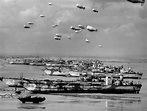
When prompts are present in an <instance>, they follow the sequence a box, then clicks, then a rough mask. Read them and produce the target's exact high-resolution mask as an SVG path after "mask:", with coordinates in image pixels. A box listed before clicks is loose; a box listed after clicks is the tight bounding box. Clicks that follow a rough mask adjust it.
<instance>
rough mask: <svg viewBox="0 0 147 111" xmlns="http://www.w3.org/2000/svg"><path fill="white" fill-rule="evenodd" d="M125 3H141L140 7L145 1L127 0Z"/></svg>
mask: <svg viewBox="0 0 147 111" xmlns="http://www.w3.org/2000/svg"><path fill="white" fill-rule="evenodd" d="M127 1H129V2H132V3H141V6H143V4H144V3H145V0H127Z"/></svg>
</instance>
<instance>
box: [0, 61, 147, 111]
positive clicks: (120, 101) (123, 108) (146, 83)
mask: <svg viewBox="0 0 147 111" xmlns="http://www.w3.org/2000/svg"><path fill="white" fill-rule="evenodd" d="M105 64H109V65H114V66H117V65H124V67H125V68H127V67H132V68H133V69H134V70H135V71H141V72H143V77H142V79H141V80H140V81H141V83H142V88H141V91H140V93H139V94H99V93H95V94H56V95H53V94H49V95H41V96H44V97H46V100H45V101H44V102H43V103H40V104H32V103H26V104H22V103H21V102H20V101H19V100H18V99H17V98H16V97H15V96H12V97H5V98H2V97H1V96H0V111H28V110H31V111H147V63H145V62H122V61H121V62H118V61H117V62H115V61H106V62H105ZM43 69H44V67H40V66H28V65H11V64H7V62H5V61H4V60H0V76H4V77H19V76H20V74H22V73H23V76H24V77H26V78H33V79H44V78H49V79H57V78H58V79H75V78H64V77H53V76H43V74H44V72H43ZM0 87H6V85H5V84H4V83H2V82H0ZM6 93H7V94H9V93H12V94H13V93H14V92H13V91H0V95H4V94H6Z"/></svg>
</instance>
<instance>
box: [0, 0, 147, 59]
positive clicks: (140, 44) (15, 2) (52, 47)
mask: <svg viewBox="0 0 147 111" xmlns="http://www.w3.org/2000/svg"><path fill="white" fill-rule="evenodd" d="M49 2H51V3H53V5H52V6H50V5H48V3H49ZM77 3H78V4H81V5H84V6H85V7H86V9H85V10H81V9H78V8H76V4H77ZM93 8H95V9H97V10H99V13H94V12H92V9H93ZM41 14H42V15H45V17H44V18H41V17H40V15H41ZM28 21H31V22H34V25H32V26H30V27H31V28H30V29H25V28H23V26H24V25H27V22H28ZM53 24H59V26H58V27H56V28H53V27H52V25H53ZM79 24H81V25H84V26H87V25H91V26H94V27H96V28H97V29H98V32H89V31H88V30H82V32H80V33H75V32H74V31H73V30H71V29H70V26H77V25H79ZM56 33H58V34H61V35H62V39H61V40H60V41H57V40H55V39H54V36H55V34H56ZM68 36H70V37H71V40H69V39H68ZM85 39H88V40H90V41H91V42H90V43H86V42H85ZM99 45H102V47H99ZM0 54H15V55H19V54H21V55H27V54H28V55H31V54H33V55H72V56H76V55H77V56H113V57H115V56H121V57H146V55H147V4H146V3H145V4H144V5H143V6H141V5H140V4H132V3H130V2H127V1H126V0H0Z"/></svg>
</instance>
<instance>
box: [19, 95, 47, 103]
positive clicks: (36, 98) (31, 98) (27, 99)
mask: <svg viewBox="0 0 147 111" xmlns="http://www.w3.org/2000/svg"><path fill="white" fill-rule="evenodd" d="M18 99H19V100H20V101H21V102H22V103H25V102H33V103H39V102H43V101H44V100H45V97H39V96H25V97H19V98H18Z"/></svg>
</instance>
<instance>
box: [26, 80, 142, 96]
mask: <svg viewBox="0 0 147 111" xmlns="http://www.w3.org/2000/svg"><path fill="white" fill-rule="evenodd" d="M141 87H142V84H141V83H140V82H138V83H133V82H130V83H127V82H126V83H125V82H120V81H116V82H115V83H113V84H108V82H105V81H104V82H93V81H91V82H85V81H63V80H61V81H53V82H52V83H50V84H44V85H43V84H30V85H28V86H27V87H25V88H26V89H27V90H29V91H31V92H32V93H33V94H51V93H105V94H123V93H132V94H135V93H137V94H138V93H139V92H140V89H141Z"/></svg>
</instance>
